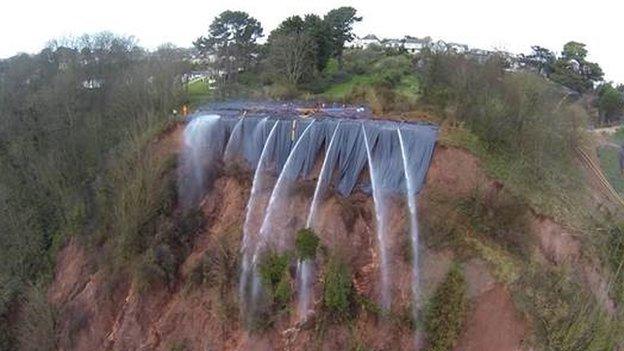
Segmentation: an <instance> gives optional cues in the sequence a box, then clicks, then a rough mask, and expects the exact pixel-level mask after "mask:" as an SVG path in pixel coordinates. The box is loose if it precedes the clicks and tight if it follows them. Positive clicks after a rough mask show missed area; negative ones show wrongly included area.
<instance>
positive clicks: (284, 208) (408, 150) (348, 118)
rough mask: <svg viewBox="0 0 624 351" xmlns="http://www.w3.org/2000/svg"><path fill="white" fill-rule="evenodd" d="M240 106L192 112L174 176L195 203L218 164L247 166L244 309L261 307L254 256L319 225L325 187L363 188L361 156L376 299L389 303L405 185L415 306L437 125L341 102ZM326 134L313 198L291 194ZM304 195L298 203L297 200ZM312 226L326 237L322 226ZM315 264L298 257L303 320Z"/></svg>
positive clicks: (343, 191)
mask: <svg viewBox="0 0 624 351" xmlns="http://www.w3.org/2000/svg"><path fill="white" fill-rule="evenodd" d="M247 112H248V113H243V112H242V111H241V110H240V109H235V108H222V109H217V110H211V112H210V113H206V114H204V115H199V116H195V117H193V119H192V120H191V121H190V122H189V124H188V125H187V127H186V129H185V131H184V149H183V151H182V153H181V155H182V160H181V161H182V162H181V167H180V169H179V175H180V178H179V179H178V184H179V186H180V189H179V194H180V200H181V203H182V205H183V206H185V207H186V208H190V206H199V204H200V203H201V202H200V201H199V200H201V199H202V198H203V196H204V194H205V192H206V191H207V190H208V187H209V186H210V184H211V183H210V182H211V181H212V180H213V179H214V176H216V174H217V173H216V171H217V169H218V167H220V166H222V165H223V164H225V165H228V164H229V163H230V162H243V164H242V165H241V166H243V167H242V168H241V169H245V168H244V166H245V165H247V166H248V168H250V169H252V170H253V180H252V185H251V191H250V195H249V199H248V201H247V204H246V207H245V218H244V222H243V225H242V232H243V235H242V242H241V266H242V267H241V276H240V282H239V295H240V304H241V311H242V312H243V313H244V316H246V317H253V315H254V314H255V313H256V312H258V311H260V310H259V309H258V308H262V307H263V306H260V305H258V306H256V304H257V302H258V300H257V298H258V296H259V295H260V294H262V293H263V287H262V285H261V279H260V276H259V271H258V266H257V264H258V258H259V255H260V254H261V253H262V252H263V251H264V250H266V249H268V248H275V249H277V250H288V249H292V245H293V239H294V234H295V233H294V232H295V230H296V229H299V228H301V227H306V228H309V229H312V230H314V231H318V230H319V228H318V227H319V223H317V222H319V220H318V219H317V217H318V211H319V208H320V206H321V203H322V202H323V199H324V195H325V193H326V191H327V189H328V187H330V186H332V187H333V188H334V189H335V190H336V192H337V194H339V195H340V196H345V197H346V196H349V195H350V194H351V193H353V192H354V191H365V192H366V191H367V190H368V189H370V188H368V185H369V184H368V183H362V182H361V174H362V171H363V169H364V167H365V166H366V165H367V164H368V173H369V177H370V187H371V188H372V197H373V205H374V211H375V222H376V223H375V231H376V232H375V235H376V239H377V240H376V241H377V245H378V248H377V249H378V252H379V274H380V279H379V300H380V306H381V307H382V308H383V309H386V310H387V309H389V308H390V307H391V301H392V300H391V298H392V296H391V286H390V284H391V281H390V276H391V273H390V272H391V269H390V268H391V267H390V261H389V255H390V253H389V251H390V250H389V248H390V242H389V239H391V237H390V232H389V230H390V228H391V226H390V224H391V223H390V217H389V216H390V215H391V214H392V213H391V212H390V207H389V206H390V204H391V203H390V202H389V201H390V200H391V198H390V196H391V195H393V194H402V193H405V194H406V196H407V198H406V199H407V200H406V202H407V206H408V207H409V217H410V219H409V223H410V230H409V232H410V237H411V244H412V252H413V258H414V259H413V262H412V263H413V266H412V269H411V272H410V273H411V277H412V284H411V293H412V296H413V301H414V313H415V314H416V312H417V310H418V307H419V305H420V293H419V289H420V285H419V279H420V277H419V271H418V261H419V258H418V254H419V252H418V240H419V237H418V235H419V233H418V216H417V199H418V193H419V192H420V190H421V188H422V185H423V183H424V178H425V175H426V172H427V169H428V167H429V163H430V161H431V156H432V153H433V149H434V146H435V140H436V136H437V128H436V127H435V126H432V125H426V124H417V123H397V122H394V121H383V120H370V119H358V117H361V116H354V115H353V114H352V112H348V109H337V110H336V111H334V110H327V112H321V115H320V116H311V117H307V118H301V117H297V116H296V114H297V111H296V110H294V109H292V108H290V107H288V108H283V109H281V110H280V107H270V106H269V107H268V108H265V109H262V108H260V109H250V110H247ZM241 115H242V116H243V117H241ZM353 117H355V118H353ZM324 143H325V145H326V147H325V156H324V159H323V162H322V164H321V167H320V172H319V174H318V179H317V182H316V185H315V188H314V194H313V195H312V198H311V199H309V198H307V199H300V198H299V197H298V196H297V197H295V196H293V197H291V196H290V194H291V193H292V191H291V190H293V189H294V184H295V182H296V180H297V179H298V178H299V177H300V176H304V177H307V176H309V175H310V172H312V171H313V169H314V165H315V163H316V160H317V158H318V154H319V153H320V152H321V151H320V150H321V149H322V145H323V144H324ZM233 169H236V168H233ZM401 169H403V172H400V170H401ZM273 172H275V174H277V175H278V176H277V179H275V178H274V177H273V176H272V174H273ZM272 185H274V186H273V187H271V186H272ZM291 200H292V201H291ZM301 200H303V201H304V203H305V205H302V206H298V207H295V206H297V205H296V203H299V202H301ZM308 204H309V205H310V206H309V210H308V213H307V214H305V215H303V216H298V215H296V214H295V213H292V212H293V209H294V208H301V207H304V206H307V205H308ZM300 222H301V223H300ZM318 234H320V236H321V240H322V241H324V240H323V234H326V233H318ZM272 246H274V247H272ZM314 265H315V262H314V261H313V260H303V261H298V262H297V264H296V288H297V304H298V305H297V310H296V311H297V313H298V318H299V319H300V320H305V318H306V317H307V316H308V313H309V310H310V308H311V301H312V287H313V286H314V284H315V283H314V281H315V279H314V270H315V266H314ZM354 269H356V270H357V269H358V267H354Z"/></svg>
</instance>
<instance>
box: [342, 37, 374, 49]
mask: <svg viewBox="0 0 624 351" xmlns="http://www.w3.org/2000/svg"><path fill="white" fill-rule="evenodd" d="M371 45H381V41H380V40H379V38H377V36H375V35H373V34H369V35H367V36H365V37H363V38H359V37H358V38H355V39H353V40H352V41H351V42H349V43H347V47H350V48H353V49H366V48H368V47H369V46H371Z"/></svg>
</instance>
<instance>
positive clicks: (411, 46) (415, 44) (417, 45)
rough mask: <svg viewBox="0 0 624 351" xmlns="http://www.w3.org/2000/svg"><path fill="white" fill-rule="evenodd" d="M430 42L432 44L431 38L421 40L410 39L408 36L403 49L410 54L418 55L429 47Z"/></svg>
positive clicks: (404, 40)
mask: <svg viewBox="0 0 624 351" xmlns="http://www.w3.org/2000/svg"><path fill="white" fill-rule="evenodd" d="M430 42H431V38H429V37H426V38H423V39H419V38H415V37H410V36H409V35H407V36H405V38H404V39H403V47H404V48H405V50H406V51H407V52H409V53H410V54H417V53H419V52H420V51H421V50H422V49H423V48H425V47H427V46H428V45H429V43H430Z"/></svg>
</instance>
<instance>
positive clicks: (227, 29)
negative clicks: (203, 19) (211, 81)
mask: <svg viewBox="0 0 624 351" xmlns="http://www.w3.org/2000/svg"><path fill="white" fill-rule="evenodd" d="M260 37H262V25H261V24H260V22H259V21H258V20H256V19H255V18H253V17H251V16H249V14H247V13H246V12H242V11H224V12H222V13H221V14H220V15H219V16H218V17H216V18H215V19H214V21H212V24H210V28H209V30H208V36H206V37H204V36H201V37H199V38H198V39H197V40H196V41H195V42H193V45H195V47H196V48H197V50H199V52H200V53H201V54H202V55H209V56H213V57H214V59H215V61H214V63H215V64H214V66H215V67H214V68H215V69H216V70H217V71H219V73H220V74H219V76H220V77H221V78H222V79H221V80H220V81H221V82H222V83H225V82H228V81H232V80H234V79H235V78H236V74H237V73H238V72H239V71H242V70H245V69H247V68H249V67H250V65H251V64H252V63H253V62H254V60H255V59H256V57H257V54H258V45H257V44H256V41H257V40H258V38H260Z"/></svg>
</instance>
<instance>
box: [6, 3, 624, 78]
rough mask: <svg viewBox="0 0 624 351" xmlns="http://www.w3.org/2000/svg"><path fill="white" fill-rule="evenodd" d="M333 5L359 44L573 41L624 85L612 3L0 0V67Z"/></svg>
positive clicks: (513, 46) (151, 43) (186, 36)
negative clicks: (353, 21) (88, 43)
mask: <svg viewBox="0 0 624 351" xmlns="http://www.w3.org/2000/svg"><path fill="white" fill-rule="evenodd" d="M340 6H353V7H355V8H356V9H357V10H358V13H359V15H361V16H363V17H364V19H363V21H362V22H360V23H358V24H357V25H356V26H355V33H356V34H358V35H360V36H364V35H366V34H369V33H371V34H376V35H377V36H379V37H380V38H382V37H383V38H401V37H403V36H404V35H412V36H416V37H425V36H431V37H432V38H433V39H436V40H437V39H443V40H444V41H447V42H457V43H463V44H468V45H469V46H471V47H475V48H481V49H501V50H506V51H510V52H513V53H521V52H529V51H530V47H531V45H541V46H544V47H546V48H549V49H551V50H553V51H556V52H560V51H561V48H562V47H563V44H565V43H566V42H568V41H570V40H575V41H580V42H583V43H585V44H587V49H588V50H589V60H590V61H594V62H598V63H599V64H600V65H601V66H602V68H603V70H604V71H605V78H606V79H607V80H612V81H615V82H622V83H624V65H622V64H621V61H622V59H623V58H624V45H622V41H621V39H622V37H623V34H624V25H623V24H622V22H624V21H623V19H624V11H623V10H624V2H621V1H618V0H591V1H589V0H583V1H579V0H567V1H566V0H522V1H503V0H498V1H491V0H456V1H451V0H427V1H421V0H411V1H398V0H377V1H342V0H312V1H310V0H308V1H303V0H291V1H288V0H227V1H224V0H201V1H196V0H189V1H186V0H177V1H172V0H168V1H159V0H150V1H146V0H105V1H104V0H99V1H92V0H4V1H3V5H2V11H0V58H6V57H10V56H12V55H15V54H16V53H19V52H26V53H35V52H38V51H39V50H41V49H42V48H43V47H44V46H45V44H46V43H47V42H48V41H49V40H51V39H56V38H62V37H66V36H72V35H73V36H78V35H80V34H83V33H94V32H98V31H104V30H107V31H111V32H114V33H117V34H123V35H133V36H135V37H136V38H137V39H138V40H139V44H140V45H142V46H144V47H146V48H149V49H153V48H156V47H158V46H159V45H160V44H162V43H173V44H176V45H178V46H183V47H189V46H191V45H192V41H193V40H195V39H196V38H197V37H198V36H200V35H202V34H205V33H206V32H207V30H208V25H209V24H210V22H211V21H212V20H213V19H214V17H215V16H217V15H218V14H219V13H221V12H222V11H224V10H227V9H231V10H243V11H246V12H248V13H249V14H250V15H252V16H253V17H255V18H257V19H258V20H259V21H260V22H261V23H262V25H263V27H264V30H265V35H266V34H268V33H269V32H270V31H271V30H272V29H273V28H275V27H276V26H277V25H278V24H279V23H280V22H281V21H282V20H283V19H284V18H286V17H288V16H291V15H295V14H298V15H303V14H306V13H316V14H319V15H322V14H325V13H326V12H327V11H329V10H331V9H332V8H336V7H340Z"/></svg>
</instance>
